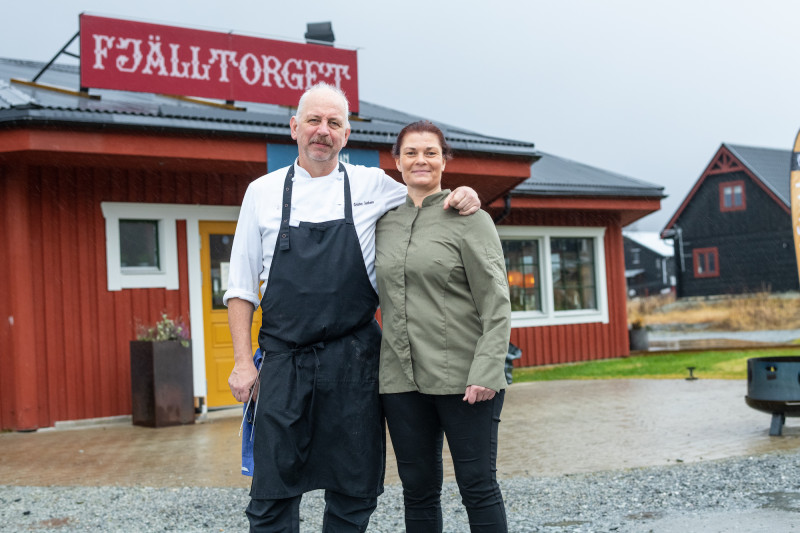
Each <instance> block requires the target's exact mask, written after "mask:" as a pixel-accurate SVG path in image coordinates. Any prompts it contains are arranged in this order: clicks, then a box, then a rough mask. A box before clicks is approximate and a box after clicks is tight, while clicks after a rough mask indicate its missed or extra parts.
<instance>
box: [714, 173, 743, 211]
mask: <svg viewBox="0 0 800 533" xmlns="http://www.w3.org/2000/svg"><path fill="white" fill-rule="evenodd" d="M746 208H747V198H746V197H745V194H744V181H743V180H739V181H726V182H724V183H720V184H719V210H720V211H743V210H744V209H746Z"/></svg>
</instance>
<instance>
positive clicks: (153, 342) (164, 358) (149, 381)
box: [130, 313, 194, 427]
mask: <svg viewBox="0 0 800 533" xmlns="http://www.w3.org/2000/svg"><path fill="white" fill-rule="evenodd" d="M130 355H131V413H132V419H133V423H134V424H135V425H138V426H148V427H164V426H175V425H180V424H193V423H194V386H193V378H192V349H191V342H190V341H189V329H188V328H187V327H186V325H185V324H184V323H183V322H182V321H181V320H174V319H171V318H170V317H169V316H167V314H166V313H162V315H161V320H159V321H158V323H156V324H155V325H154V326H142V325H139V326H137V340H135V341H131V342H130Z"/></svg>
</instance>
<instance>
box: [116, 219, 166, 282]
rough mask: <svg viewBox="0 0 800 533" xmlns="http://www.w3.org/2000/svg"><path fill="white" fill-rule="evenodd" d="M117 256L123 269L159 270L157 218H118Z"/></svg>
mask: <svg viewBox="0 0 800 533" xmlns="http://www.w3.org/2000/svg"><path fill="white" fill-rule="evenodd" d="M119 256H120V266H121V267H122V268H123V269H125V270H151V271H159V270H160V269H161V260H160V257H159V251H158V220H120V221H119Z"/></svg>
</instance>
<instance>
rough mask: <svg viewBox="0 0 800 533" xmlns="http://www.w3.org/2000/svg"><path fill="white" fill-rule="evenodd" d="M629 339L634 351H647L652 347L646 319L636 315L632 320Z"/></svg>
mask: <svg viewBox="0 0 800 533" xmlns="http://www.w3.org/2000/svg"><path fill="white" fill-rule="evenodd" d="M628 340H629V341H630V349H631V351H632V352H641V351H646V350H648V349H649V348H650V339H649V335H648V333H647V327H646V326H645V323H644V319H643V318H642V317H636V318H634V319H633V320H632V321H631V324H630V327H629V329H628Z"/></svg>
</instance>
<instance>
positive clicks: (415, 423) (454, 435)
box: [381, 391, 508, 533]
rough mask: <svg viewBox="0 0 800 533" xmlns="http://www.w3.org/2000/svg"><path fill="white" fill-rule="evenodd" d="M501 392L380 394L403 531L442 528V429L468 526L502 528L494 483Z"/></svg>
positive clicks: (497, 531) (491, 532)
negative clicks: (399, 488)
mask: <svg viewBox="0 0 800 533" xmlns="http://www.w3.org/2000/svg"><path fill="white" fill-rule="evenodd" d="M504 392H505V391H500V393H498V394H496V395H495V397H494V398H493V399H491V400H489V401H485V402H477V403H475V404H473V405H470V404H468V403H467V402H465V401H462V400H461V398H462V397H463V395H462V394H452V395H443V396H435V395H430V394H420V393H418V392H405V393H401V394H382V395H381V401H382V402H383V409H384V413H385V415H386V422H387V425H388V427H389V435H390V436H391V438H392V447H393V448H394V453H395V456H396V458H397V470H398V473H399V474H400V480H401V481H402V482H403V499H404V502H405V521H406V531H407V532H408V533H423V532H424V533H428V532H436V533H438V532H441V531H442V507H441V493H442V476H443V473H442V444H443V435H446V436H447V444H448V446H449V447H450V454H451V456H452V458H453V468H454V470H455V474H456V481H457V482H458V488H459V491H460V492H461V501H462V503H463V504H464V506H465V507H466V508H467V515H468V517H469V525H470V531H472V532H473V533H477V532H480V533H484V532H485V533H502V532H505V531H507V530H508V527H507V524H506V511H505V506H504V505H503V496H502V495H501V494H500V486H499V485H498V484H497V478H496V472H497V466H496V465H497V428H498V424H499V423H500V411H501V410H502V408H503V398H504Z"/></svg>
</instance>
